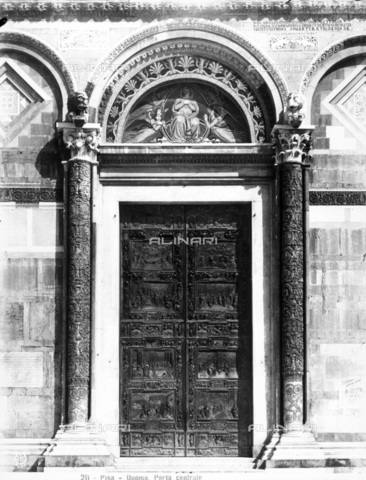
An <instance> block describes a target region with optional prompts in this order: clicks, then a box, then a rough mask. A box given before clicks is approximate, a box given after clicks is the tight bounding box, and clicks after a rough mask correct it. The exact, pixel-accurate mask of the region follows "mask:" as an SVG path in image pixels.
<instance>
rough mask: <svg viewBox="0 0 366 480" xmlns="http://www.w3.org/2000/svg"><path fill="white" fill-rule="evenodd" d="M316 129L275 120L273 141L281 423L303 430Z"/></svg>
mask: <svg viewBox="0 0 366 480" xmlns="http://www.w3.org/2000/svg"><path fill="white" fill-rule="evenodd" d="M312 130H313V128H312V127H309V128H305V127H301V128H294V126H292V125H276V126H275V127H274V129H273V132H272V133H273V140H274V146H275V150H276V163H277V166H278V168H279V169H280V172H279V173H280V205H281V216H280V218H281V377H282V390H283V397H282V402H283V403H282V411H283V421H282V425H283V426H284V427H285V429H286V431H291V430H301V429H302V426H303V423H304V404H303V401H304V387H305V382H304V373H305V365H304V364H305V355H304V352H305V338H304V325H305V313H304V312H305V301H306V299H305V298H304V291H305V284H306V278H305V275H304V268H305V260H306V259H305V255H304V252H305V245H304V243H305V239H306V236H305V232H304V225H305V223H304V220H305V207H306V206H305V203H306V202H305V200H306V195H307V192H305V191H304V182H303V170H304V169H305V168H306V166H307V160H308V156H309V150H310V147H311V132H312Z"/></svg>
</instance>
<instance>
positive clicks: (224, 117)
mask: <svg viewBox="0 0 366 480" xmlns="http://www.w3.org/2000/svg"><path fill="white" fill-rule="evenodd" d="M203 120H204V122H205V125H206V127H207V129H208V130H209V131H210V135H209V136H210V138H211V141H214V142H223V143H246V142H248V138H247V135H246V132H245V131H244V130H243V129H242V128H240V125H239V124H238V122H237V121H236V120H235V119H234V118H232V117H231V116H230V115H229V113H228V112H227V111H226V110H225V109H224V108H223V107H221V106H220V105H218V104H214V105H210V106H209V107H208V108H207V113H206V114H205V115H204V116H203ZM208 141H209V140H208Z"/></svg>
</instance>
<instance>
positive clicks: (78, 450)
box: [43, 426, 113, 471]
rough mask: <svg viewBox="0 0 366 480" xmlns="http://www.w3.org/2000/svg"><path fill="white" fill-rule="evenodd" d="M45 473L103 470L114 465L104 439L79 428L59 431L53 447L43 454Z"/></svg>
mask: <svg viewBox="0 0 366 480" xmlns="http://www.w3.org/2000/svg"><path fill="white" fill-rule="evenodd" d="M43 457H44V471H49V470H50V471H54V468H57V467H59V468H65V467H66V468H67V467H69V468H80V467H83V468H85V467H89V468H90V467H91V468H103V467H107V466H110V465H112V464H113V455H111V453H110V452H109V450H108V449H107V447H106V445H105V441H104V439H103V438H101V437H99V436H98V435H96V434H95V433H92V432H91V431H90V430H88V428H87V427H86V428H82V426H78V427H76V428H75V429H74V428H71V429H70V428H68V427H66V428H63V429H61V430H59V431H58V432H57V434H56V437H55V439H54V444H53V445H51V446H50V447H49V448H47V450H46V451H45V452H44V454H43Z"/></svg>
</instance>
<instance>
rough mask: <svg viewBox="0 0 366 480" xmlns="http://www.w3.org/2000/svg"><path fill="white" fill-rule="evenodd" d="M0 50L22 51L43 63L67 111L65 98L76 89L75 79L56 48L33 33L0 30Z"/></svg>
mask: <svg viewBox="0 0 366 480" xmlns="http://www.w3.org/2000/svg"><path fill="white" fill-rule="evenodd" d="M0 50H10V51H18V52H22V53H23V54H27V55H30V56H31V57H33V58H35V59H36V60H38V61H39V62H41V63H42V64H43V65H45V67H46V68H48V70H49V71H50V72H51V74H52V75H53V77H54V78H55V80H56V82H57V84H58V86H59V88H60V92H61V95H62V103H63V108H64V112H66V111H67V108H66V106H67V99H68V97H69V95H70V94H71V93H72V92H74V91H75V90H76V81H75V79H74V77H73V75H72V73H71V71H70V69H69V68H68V66H67V63H66V62H65V60H64V59H63V58H62V57H61V56H60V54H59V53H58V52H56V50H54V49H53V48H52V47H51V46H50V45H48V44H47V43H46V42H44V41H43V40H41V39H40V38H38V37H36V36H34V35H30V34H28V33H24V32H17V31H14V30H11V31H10V30H8V31H4V32H0Z"/></svg>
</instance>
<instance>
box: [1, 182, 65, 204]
mask: <svg viewBox="0 0 366 480" xmlns="http://www.w3.org/2000/svg"><path fill="white" fill-rule="evenodd" d="M62 201H63V190H62V189H61V188H48V187H29V186H28V185H26V184H25V185H19V186H17V187H15V186H11V187H10V186H4V187H0V202H16V203H39V202H62Z"/></svg>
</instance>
